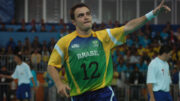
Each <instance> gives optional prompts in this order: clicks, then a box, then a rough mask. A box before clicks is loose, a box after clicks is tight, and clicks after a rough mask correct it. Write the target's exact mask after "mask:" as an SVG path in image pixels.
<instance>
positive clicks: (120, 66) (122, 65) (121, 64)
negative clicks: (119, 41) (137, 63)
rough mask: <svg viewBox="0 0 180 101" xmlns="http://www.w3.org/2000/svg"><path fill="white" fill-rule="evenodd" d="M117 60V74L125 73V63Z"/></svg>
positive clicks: (122, 60)
mask: <svg viewBox="0 0 180 101" xmlns="http://www.w3.org/2000/svg"><path fill="white" fill-rule="evenodd" d="M118 60H119V62H118V64H117V65H116V67H117V71H118V73H121V72H125V71H127V67H126V63H125V61H124V59H123V58H121V59H118Z"/></svg>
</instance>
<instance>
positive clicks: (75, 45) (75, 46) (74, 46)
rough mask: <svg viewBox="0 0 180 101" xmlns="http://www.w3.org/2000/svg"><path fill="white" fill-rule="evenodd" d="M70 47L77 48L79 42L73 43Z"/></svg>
mask: <svg viewBox="0 0 180 101" xmlns="http://www.w3.org/2000/svg"><path fill="white" fill-rule="evenodd" d="M71 48H79V44H73V45H72V46H71Z"/></svg>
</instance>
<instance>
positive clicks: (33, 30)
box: [30, 24, 37, 32]
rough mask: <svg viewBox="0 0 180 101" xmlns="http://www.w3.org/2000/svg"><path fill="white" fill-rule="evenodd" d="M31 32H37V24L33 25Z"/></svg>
mask: <svg viewBox="0 0 180 101" xmlns="http://www.w3.org/2000/svg"><path fill="white" fill-rule="evenodd" d="M30 32H37V29H36V25H35V24H33V25H32V28H31V29H30Z"/></svg>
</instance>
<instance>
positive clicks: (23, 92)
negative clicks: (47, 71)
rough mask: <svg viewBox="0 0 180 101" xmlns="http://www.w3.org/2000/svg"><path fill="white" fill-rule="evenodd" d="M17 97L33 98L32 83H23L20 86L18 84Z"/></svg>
mask: <svg viewBox="0 0 180 101" xmlns="http://www.w3.org/2000/svg"><path fill="white" fill-rule="evenodd" d="M16 97H17V98H18V99H30V98H31V88H30V84H21V85H20V86H18V88H17V91H16Z"/></svg>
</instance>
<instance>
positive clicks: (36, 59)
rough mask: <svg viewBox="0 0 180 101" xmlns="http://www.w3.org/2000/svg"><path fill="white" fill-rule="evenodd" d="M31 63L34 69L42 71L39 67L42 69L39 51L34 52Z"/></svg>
mask: <svg viewBox="0 0 180 101" xmlns="http://www.w3.org/2000/svg"><path fill="white" fill-rule="evenodd" d="M31 62H32V66H33V67H35V68H37V69H40V68H38V67H40V62H41V54H39V53H38V49H35V50H34V52H33V53H32V55H31Z"/></svg>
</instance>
